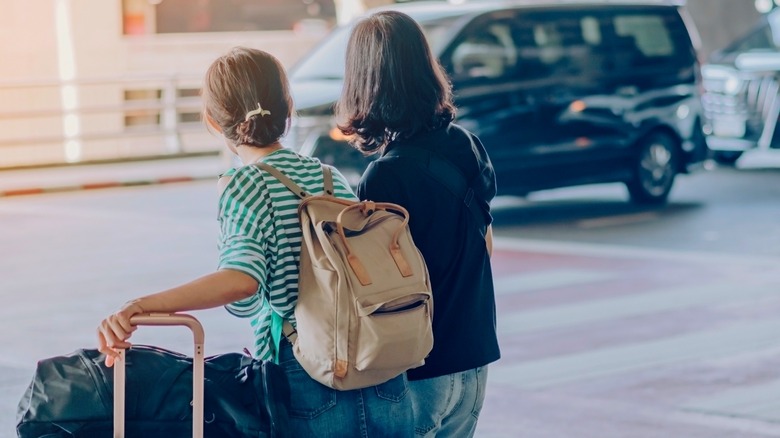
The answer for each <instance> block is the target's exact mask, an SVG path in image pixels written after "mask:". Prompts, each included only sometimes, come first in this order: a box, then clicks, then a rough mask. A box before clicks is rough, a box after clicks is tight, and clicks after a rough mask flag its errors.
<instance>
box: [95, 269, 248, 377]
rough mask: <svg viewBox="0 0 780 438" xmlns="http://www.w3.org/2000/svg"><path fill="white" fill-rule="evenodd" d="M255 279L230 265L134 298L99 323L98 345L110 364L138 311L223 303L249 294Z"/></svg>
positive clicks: (131, 329) (126, 344)
mask: <svg viewBox="0 0 780 438" xmlns="http://www.w3.org/2000/svg"><path fill="white" fill-rule="evenodd" d="M258 286H259V285H258V283H257V281H256V280H255V279H254V278H252V277H251V276H249V275H247V274H244V273H243V272H239V271H233V270H229V269H223V270H219V271H217V272H214V273H211V274H208V275H205V276H203V277H200V278H198V279H197V280H194V281H191V282H189V283H186V284H183V285H181V286H177V287H174V288H172V289H168V290H165V291H162V292H158V293H156V294H152V295H147V296H144V297H141V298H137V299H135V300H133V301H130V302H129V303H127V304H125V305H124V306H123V307H122V308H121V309H120V310H119V311H118V312H116V313H114V314H113V315H111V316H109V317H108V318H106V319H104V320H103V321H102V322H101V323H100V326H99V327H98V347H99V350H100V351H101V352H102V353H105V354H106V365H108V366H111V365H113V363H114V359H115V358H116V357H117V356H118V354H117V352H116V350H115V348H128V347H130V343H129V342H127V339H129V338H130V336H131V334H132V333H133V332H134V331H135V327H134V326H132V325H131V324H130V318H131V317H132V316H133V315H137V314H139V313H148V312H159V313H173V312H185V311H189V310H202V309H210V308H213V307H219V306H224V305H225V304H230V303H233V302H236V301H239V300H241V299H244V298H247V297H250V296H252V294H254V293H256V292H257V288H258Z"/></svg>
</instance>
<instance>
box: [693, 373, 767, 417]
mask: <svg viewBox="0 0 780 438" xmlns="http://www.w3.org/2000/svg"><path fill="white" fill-rule="evenodd" d="M778 394H780V380H775V381H772V382H767V383H763V384H760V385H752V386H749V387H746V388H739V389H732V390H729V391H726V392H724V393H722V394H718V395H708V396H707V398H706V399H701V400H697V401H694V402H691V403H688V404H686V405H685V406H684V409H687V410H692V411H699V412H709V413H714V414H726V415H731V416H734V415H737V416H742V417H752V418H757V419H761V420H768V421H780V396H778Z"/></svg>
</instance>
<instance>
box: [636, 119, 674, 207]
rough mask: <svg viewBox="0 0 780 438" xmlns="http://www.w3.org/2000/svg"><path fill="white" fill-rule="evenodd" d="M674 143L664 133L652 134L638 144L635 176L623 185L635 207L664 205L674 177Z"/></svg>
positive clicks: (672, 139)
mask: <svg viewBox="0 0 780 438" xmlns="http://www.w3.org/2000/svg"><path fill="white" fill-rule="evenodd" d="M678 160H679V151H678V149H677V142H676V141H675V140H674V138H672V137H671V136H669V135H668V134H664V133H660V132H658V133H655V134H652V135H650V136H648V137H646V138H645V139H644V140H643V141H642V142H641V143H639V149H638V154H637V157H636V159H635V161H634V176H633V177H632V179H631V180H630V181H628V182H627V183H626V187H627V188H628V193H629V195H630V196H631V201H632V202H635V203H637V204H663V203H664V202H666V200H667V198H668V197H669V192H670V191H671V190H672V185H673V184H674V178H675V176H676V175H677V162H678Z"/></svg>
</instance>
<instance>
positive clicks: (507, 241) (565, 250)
mask: <svg viewBox="0 0 780 438" xmlns="http://www.w3.org/2000/svg"><path fill="white" fill-rule="evenodd" d="M493 248H494V249H498V250H508V251H521V252H539V253H545V254H559V255H567V256H585V257H619V258H632V259H639V260H642V259H654V260H664V261H679V262H692V263H705V264H706V263H724V264H733V265H741V266H744V265H751V264H760V265H769V266H770V267H772V268H773V269H774V270H775V271H777V267H778V266H780V257H778V256H756V255H749V254H724V253H716V252H699V251H683V250H671V249H669V250H667V249H649V248H639V247H631V246H620V245H606V244H592V243H571V242H553V241H547V240H534V239H516V238H511V237H498V236H495V237H494V240H493ZM778 276H780V274H778Z"/></svg>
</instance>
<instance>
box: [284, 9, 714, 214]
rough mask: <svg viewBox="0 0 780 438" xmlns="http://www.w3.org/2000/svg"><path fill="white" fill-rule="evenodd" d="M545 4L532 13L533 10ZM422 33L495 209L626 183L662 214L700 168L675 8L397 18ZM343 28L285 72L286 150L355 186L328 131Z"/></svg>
mask: <svg viewBox="0 0 780 438" xmlns="http://www.w3.org/2000/svg"><path fill="white" fill-rule="evenodd" d="M540 3H541V4H540ZM392 8H393V9H396V10H400V11H403V12H405V13H407V14H409V15H410V16H412V17H413V18H415V19H416V20H417V21H418V22H419V23H420V24H421V25H422V27H423V28H424V30H425V32H426V34H427V37H428V40H429V43H430V44H431V46H432V49H433V50H434V52H435V53H436V54H437V55H438V56H439V59H440V61H441V63H442V65H443V66H444V67H445V69H446V70H447V71H448V73H449V75H450V77H451V79H452V83H453V88H454V92H455V103H456V105H457V107H458V115H457V122H458V123H459V124H461V125H462V126H464V127H465V128H467V129H469V130H472V131H473V132H475V133H476V134H477V135H478V136H479V137H480V138H481V140H482V142H483V143H484V144H485V147H486V148H487V150H488V153H489V154H490V156H491V159H492V161H493V164H494V166H495V170H496V175H497V179H498V190H499V194H500V195H520V196H522V195H525V194H527V193H529V192H532V191H538V190H544V189H551V188H558V187H564V186H573V185H580V184H592V183H605V182H622V183H625V184H626V186H627V187H628V191H629V193H630V196H631V199H632V200H633V201H635V202H640V203H663V202H665V201H666V199H667V196H668V195H669V191H670V190H671V187H672V184H673V182H674V178H675V176H676V175H677V174H678V173H680V172H687V171H688V170H689V169H691V168H692V167H693V166H694V165H695V164H697V163H701V162H702V161H703V160H704V159H705V158H706V157H707V149H706V144H705V141H704V137H703V134H702V131H701V118H700V113H701V101H700V96H699V94H698V93H699V84H700V80H701V79H700V71H699V64H698V62H697V57H696V47H697V44H698V39H697V38H698V37H697V36H696V33H695V31H694V30H693V28H692V27H691V22H690V20H688V19H687V18H686V15H685V12H684V10H682V6H681V3H680V2H666V3H664V2H659V1H653V2H651V1H648V2H640V1H636V0H634V1H624V2H621V1H609V2H604V1H601V2H598V1H591V2H584V1H571V2H566V1H560V2H555V3H547V4H544V3H542V2H526V3H522V4H517V5H514V4H511V5H510V6H508V5H507V3H506V2H504V3H500V4H491V3H484V2H480V3H468V2H466V3H462V4H457V5H456V4H449V3H446V2H415V3H406V4H402V5H395V6H393V7H392ZM349 31H350V28H349V26H345V27H343V28H338V29H336V30H335V31H334V32H333V33H332V34H331V35H330V36H329V37H328V38H327V39H326V40H325V41H324V42H323V43H322V44H321V45H319V46H318V47H316V48H315V49H314V50H313V51H312V52H311V53H310V54H309V55H308V56H306V57H305V58H304V59H303V60H302V61H301V62H300V63H298V64H297V65H296V66H295V67H294V68H293V69H292V72H291V81H292V90H293V94H294V97H295V103H296V107H297V110H298V117H296V119H295V120H294V122H293V128H292V129H291V132H290V133H289V135H288V138H287V140H286V143H287V144H288V145H289V146H291V147H295V148H300V150H301V152H302V153H304V154H310V155H313V156H317V157H319V158H320V159H321V160H322V161H323V162H326V163H330V164H334V165H335V166H337V167H338V168H339V169H341V170H342V172H344V173H345V174H348V176H349V177H351V178H352V179H353V181H357V179H358V178H359V177H360V174H361V173H362V171H363V169H364V168H365V166H366V165H367V162H368V161H367V160H369V159H370V158H369V159H367V158H364V157H362V156H361V155H360V154H359V153H357V152H356V151H354V150H353V149H351V148H349V147H348V146H347V145H346V144H345V138H344V136H343V135H342V134H341V133H340V132H339V131H338V129H336V128H335V122H334V119H333V116H332V105H333V103H334V101H335V100H336V99H337V98H338V97H339V93H340V90H341V85H342V78H343V74H344V56H345V51H346V43H347V39H348V36H349Z"/></svg>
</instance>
